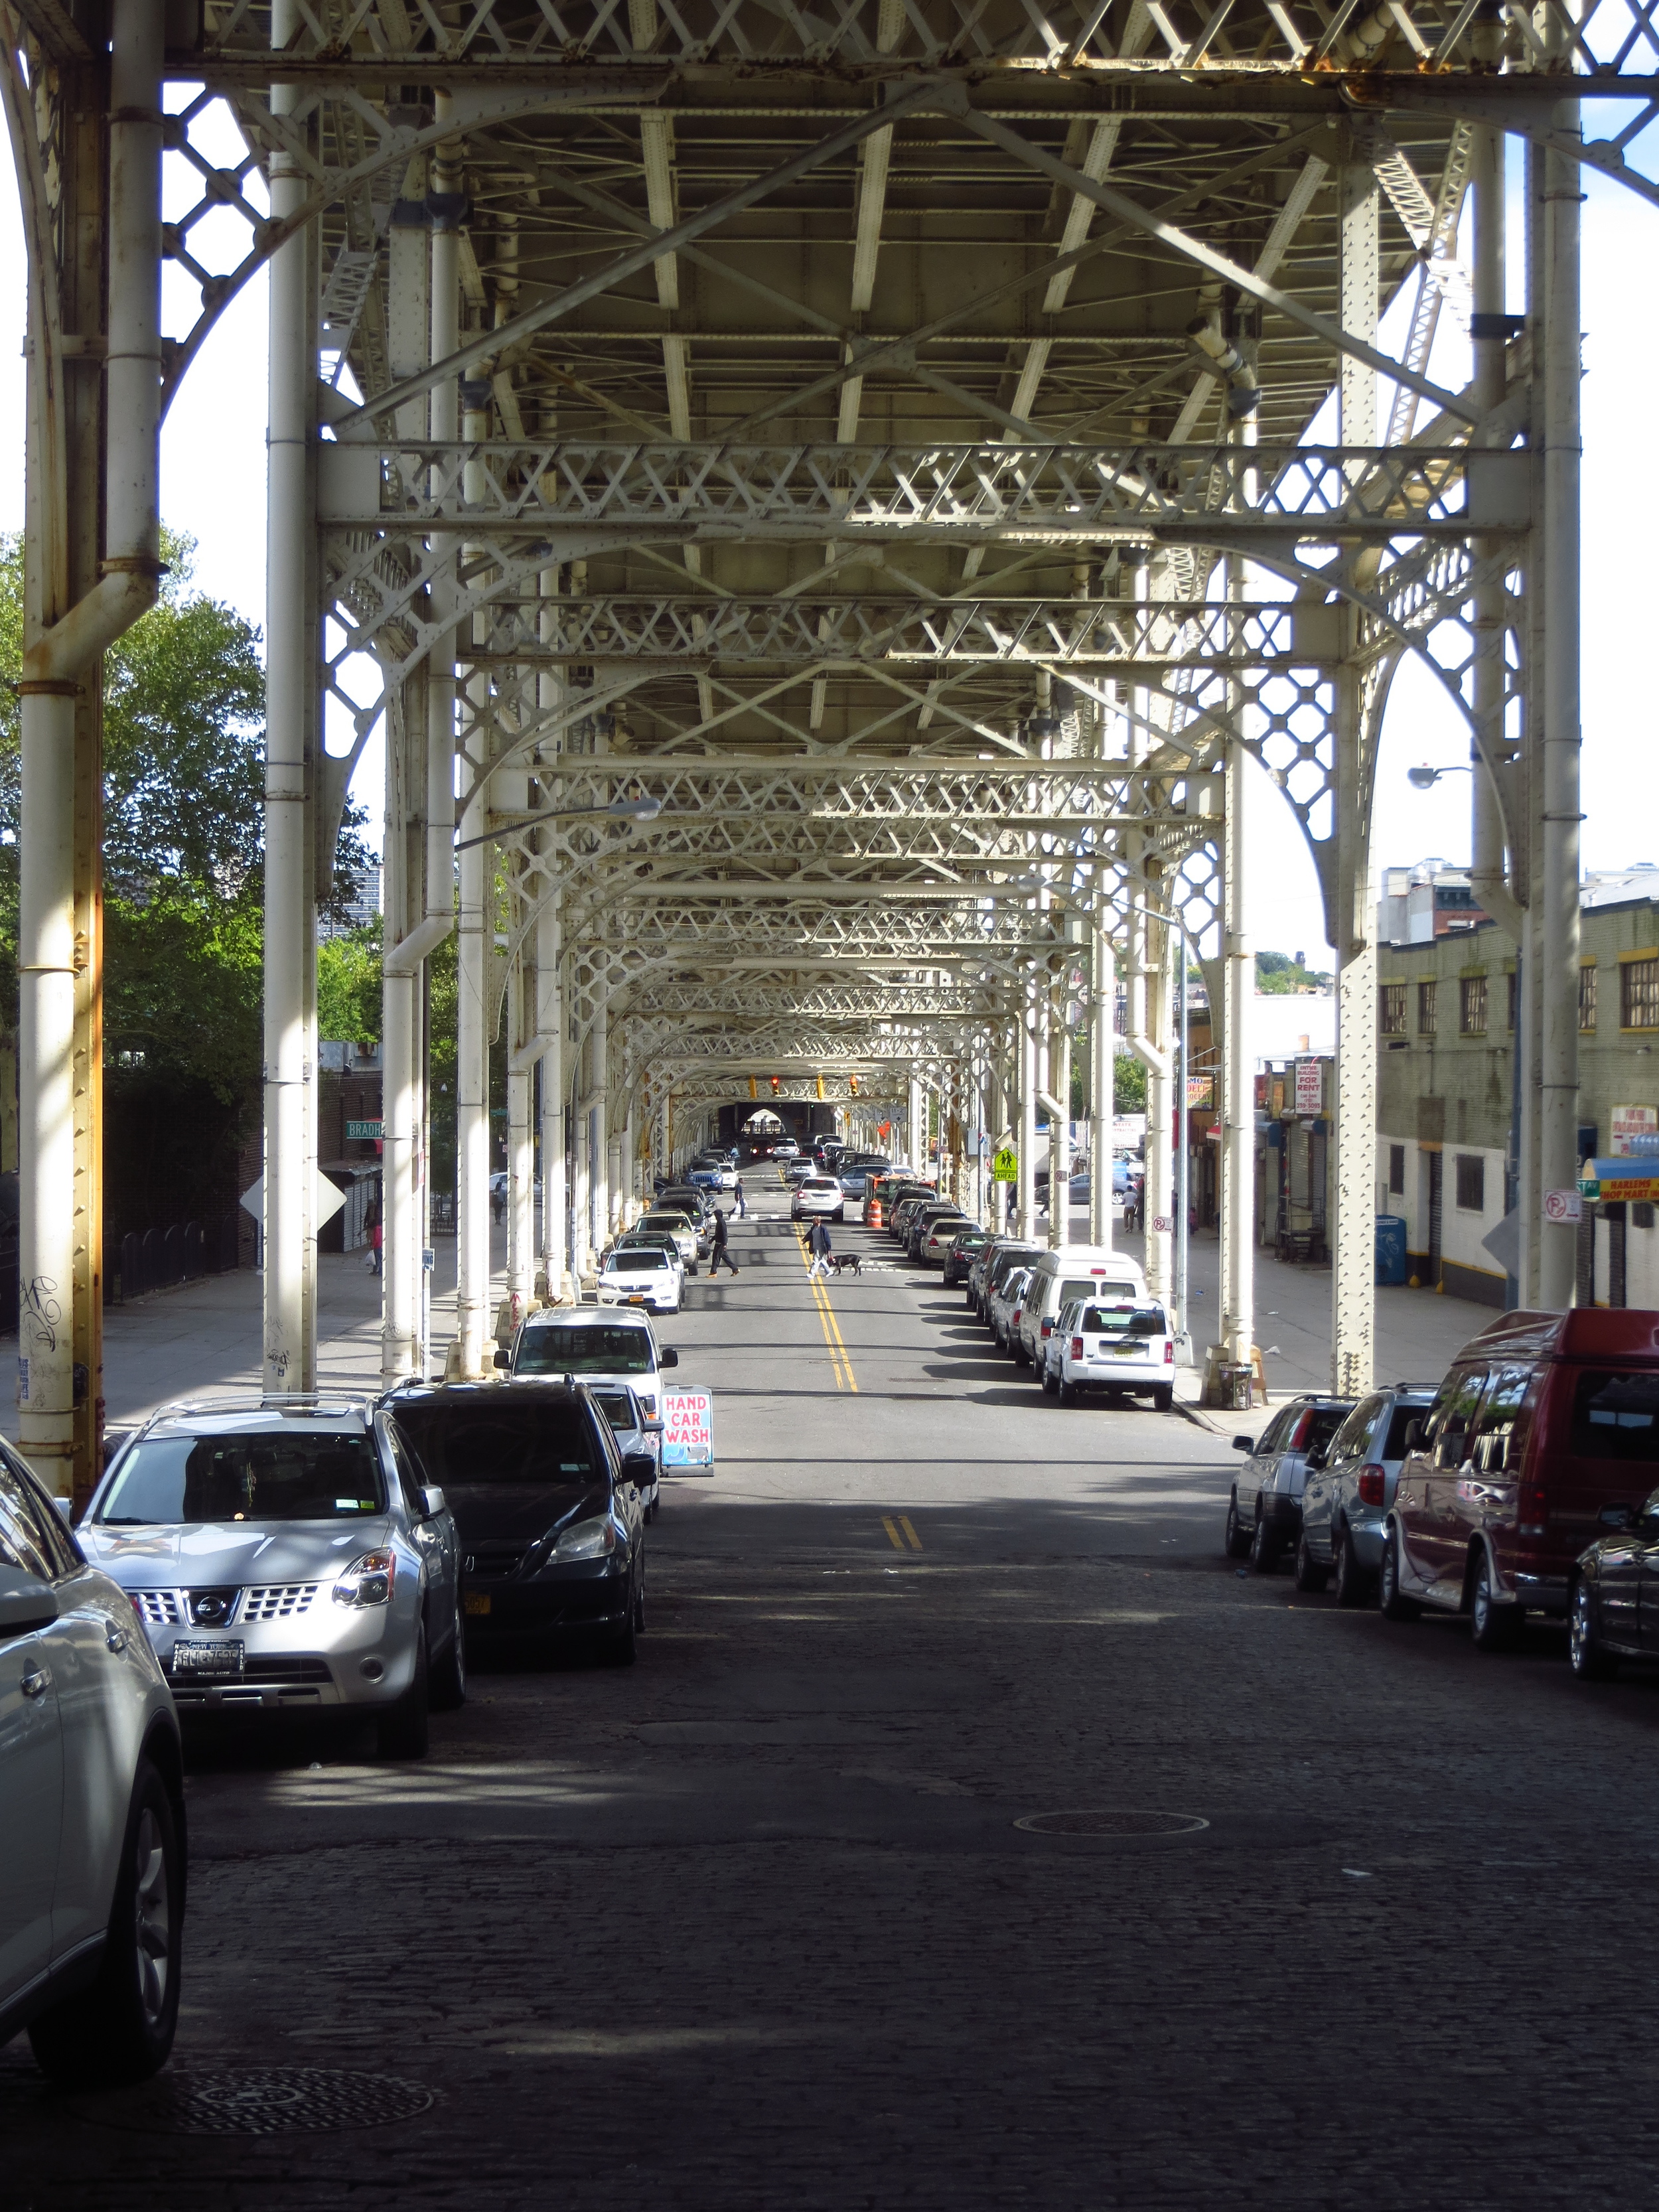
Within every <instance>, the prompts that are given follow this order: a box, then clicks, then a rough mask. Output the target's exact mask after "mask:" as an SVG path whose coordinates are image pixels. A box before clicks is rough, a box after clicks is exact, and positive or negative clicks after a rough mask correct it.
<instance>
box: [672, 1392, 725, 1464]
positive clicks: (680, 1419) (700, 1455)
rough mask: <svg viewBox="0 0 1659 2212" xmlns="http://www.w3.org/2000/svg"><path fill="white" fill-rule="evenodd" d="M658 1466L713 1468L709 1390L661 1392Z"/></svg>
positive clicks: (712, 1422)
mask: <svg viewBox="0 0 1659 2212" xmlns="http://www.w3.org/2000/svg"><path fill="white" fill-rule="evenodd" d="M662 1463H663V1465H664V1466H665V1467H713V1465H714V1392H713V1391H712V1390H665V1391H664V1393H663V1401H662Z"/></svg>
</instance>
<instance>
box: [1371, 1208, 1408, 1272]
mask: <svg viewBox="0 0 1659 2212" xmlns="http://www.w3.org/2000/svg"><path fill="white" fill-rule="evenodd" d="M1376 1279H1377V1281H1378V1282H1379V1283H1403V1282H1405V1281H1406V1279H1407V1275H1406V1217H1405V1215H1404V1214H1403V1213H1379V1214H1378V1215H1377V1217H1376Z"/></svg>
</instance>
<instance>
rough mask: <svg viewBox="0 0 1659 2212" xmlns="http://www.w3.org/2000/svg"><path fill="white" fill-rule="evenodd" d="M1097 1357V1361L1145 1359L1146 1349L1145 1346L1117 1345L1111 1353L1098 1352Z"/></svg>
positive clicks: (1112, 1347)
mask: <svg viewBox="0 0 1659 2212" xmlns="http://www.w3.org/2000/svg"><path fill="white" fill-rule="evenodd" d="M1095 1357H1096V1358H1097V1359H1144V1358H1146V1346H1145V1345H1144V1344H1115V1345H1113V1346H1111V1348H1110V1350H1109V1351H1106V1352H1097V1353H1096V1354H1095Z"/></svg>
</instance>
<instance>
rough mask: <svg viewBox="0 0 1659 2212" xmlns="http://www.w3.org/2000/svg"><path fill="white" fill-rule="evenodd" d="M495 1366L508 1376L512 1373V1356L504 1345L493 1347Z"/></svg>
mask: <svg viewBox="0 0 1659 2212" xmlns="http://www.w3.org/2000/svg"><path fill="white" fill-rule="evenodd" d="M495 1364H496V1366H497V1367H500V1368H501V1369H503V1370H505V1371H506V1372H507V1373H509V1374H510V1373H511V1372H512V1368H513V1354H512V1353H511V1352H509V1351H508V1350H507V1347H506V1346H505V1345H501V1344H498V1345H497V1346H496V1347H495Z"/></svg>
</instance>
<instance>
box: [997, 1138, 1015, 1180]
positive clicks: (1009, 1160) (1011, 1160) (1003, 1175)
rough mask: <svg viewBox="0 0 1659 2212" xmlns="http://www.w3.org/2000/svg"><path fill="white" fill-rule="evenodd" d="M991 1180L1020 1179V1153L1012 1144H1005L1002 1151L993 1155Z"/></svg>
mask: <svg viewBox="0 0 1659 2212" xmlns="http://www.w3.org/2000/svg"><path fill="white" fill-rule="evenodd" d="M991 1180H992V1182H1018V1181H1019V1155H1018V1152H1015V1150H1014V1148H1013V1146H1012V1145H1005V1146H1003V1147H1002V1150H1001V1151H1000V1152H997V1153H995V1154H994V1155H993V1157H992V1160H991Z"/></svg>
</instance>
